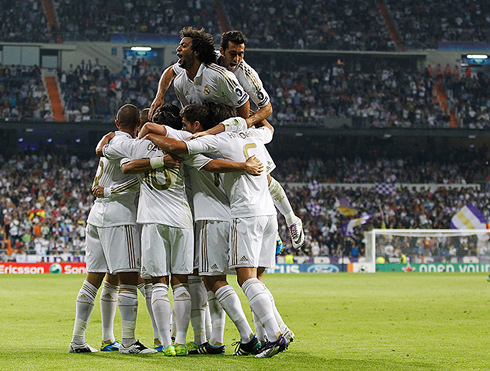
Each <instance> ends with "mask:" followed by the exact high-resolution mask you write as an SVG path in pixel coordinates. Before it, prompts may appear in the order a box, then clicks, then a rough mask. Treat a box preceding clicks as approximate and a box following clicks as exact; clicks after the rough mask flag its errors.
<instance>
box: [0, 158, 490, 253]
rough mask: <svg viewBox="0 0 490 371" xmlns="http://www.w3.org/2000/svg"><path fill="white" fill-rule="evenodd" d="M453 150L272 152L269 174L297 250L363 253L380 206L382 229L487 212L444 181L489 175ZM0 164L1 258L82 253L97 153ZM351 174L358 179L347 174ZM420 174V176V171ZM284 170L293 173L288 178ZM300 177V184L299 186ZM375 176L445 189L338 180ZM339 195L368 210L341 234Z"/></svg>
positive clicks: (481, 200) (476, 196) (476, 197)
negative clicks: (297, 227)
mask: <svg viewBox="0 0 490 371" xmlns="http://www.w3.org/2000/svg"><path fill="white" fill-rule="evenodd" d="M455 156H461V157H460V158H461V160H460V161H459V167H458V166H456V165H451V161H450V159H448V161H447V162H436V161H434V162H429V161H426V162H414V163H407V162H406V161H404V160H402V159H396V160H390V159H387V158H380V159H379V160H376V161H372V160H365V159H364V160H361V159H360V158H358V159H356V160H347V159H345V158H339V159H336V160H331V161H327V160H325V159H323V160H322V159H319V158H316V159H310V160H297V159H295V158H288V159H283V160H281V159H280V158H276V163H277V165H278V167H277V170H275V171H274V177H275V178H277V180H278V181H280V182H282V184H283V186H284V188H285V189H286V192H287V193H288V196H289V199H290V201H291V205H292V207H293V210H295V212H296V214H297V215H298V216H300V217H301V218H302V220H303V223H304V230H305V237H306V244H305V248H304V249H303V250H302V251H299V252H297V253H298V254H299V255H309V256H330V257H338V256H339V255H340V254H344V255H346V256H353V257H356V256H359V255H363V243H362V231H363V230H368V229H370V228H372V227H377V228H380V227H381V211H383V215H384V222H385V225H386V226H387V227H388V228H423V229H424V228H426V229H428V228H431V229H440V228H444V229H447V228H449V223H450V219H451V217H452V215H454V213H456V212H457V211H458V210H460V209H461V208H462V207H463V206H464V205H465V204H466V203H467V202H472V203H473V204H474V206H475V207H476V208H477V209H479V210H480V211H481V212H482V213H483V214H484V216H485V217H486V218H490V209H488V207H487V206H488V204H490V202H489V198H490V192H488V190H487V189H482V190H477V189H474V188H462V189H461V190H458V189H456V188H452V187H451V184H464V183H476V182H479V183H483V182H484V181H485V180H488V174H483V173H482V171H481V166H477V165H478V164H477V163H476V158H477V155H476V154H473V155H470V154H466V157H465V156H464V154H455ZM275 157H276V156H275ZM0 163H1V167H0V184H1V187H0V189H1V191H0V192H1V194H0V204H1V205H0V209H1V210H2V211H3V220H2V229H1V230H2V233H1V234H0V238H1V244H2V249H3V250H4V253H3V254H2V256H3V258H4V259H8V257H7V255H6V254H5V251H6V249H7V247H9V253H10V254H12V253H14V254H16V255H14V258H15V257H16V256H19V259H22V258H23V257H24V258H25V254H26V253H29V254H32V253H37V254H40V255H44V254H54V255H63V254H71V255H79V254H83V249H84V245H83V240H84V226H85V220H86V218H87V215H88V211H89V210H90V208H91V205H92V202H93V199H94V198H93V195H92V193H91V191H90V188H91V184H92V180H93V173H94V171H95V170H94V169H95V167H96V164H97V162H96V159H95V158H89V159H85V158H82V157H77V156H75V155H68V154H67V153H58V154H56V153H55V152H46V153H43V154H41V153H32V154H29V155H12V156H11V157H4V158H1V161H0ZM286 169H288V170H286ZM423 169H425V170H424V171H421V170H423ZM356 173H358V174H360V177H358V178H355V177H352V174H356ZM419 173H425V174H426V175H427V176H425V177H420V176H419ZM290 174H293V175H292V176H290V177H288V175H290ZM299 174H302V175H301V176H299ZM323 174H327V176H325V177H324V176H323ZM299 179H301V180H302V183H299V184H298V183H296V182H297V181H298V180H299ZM375 181H384V182H387V183H402V182H412V183H414V184H415V183H419V184H420V183H422V184H431V183H447V184H448V187H447V188H439V189H438V190H437V191H435V192H432V191H429V190H423V191H417V190H415V189H410V188H408V187H405V188H402V189H396V190H395V191H393V193H389V194H384V193H378V192H379V191H378V190H377V189H376V188H375V187H366V188H361V187H359V188H354V189H347V188H345V187H342V186H341V185H339V184H340V183H371V182H375ZM338 200H344V201H345V202H347V203H348V204H349V205H350V206H351V208H353V209H355V210H356V216H355V217H359V216H361V215H366V214H368V215H373V217H372V218H371V220H370V221H369V222H368V223H367V224H366V225H364V226H361V227H359V228H356V229H355V235H354V236H353V237H348V238H346V237H345V236H344V235H343V234H342V233H341V232H340V230H341V228H342V225H343V224H345V222H347V221H348V220H349V219H351V218H352V217H348V216H345V215H343V214H342V213H341V212H340V211H339V210H338V209H337V208H336V205H337V203H338ZM381 205H382V206H381ZM279 230H280V235H281V238H282V239H283V242H284V244H285V247H286V249H285V252H284V254H286V253H290V252H292V251H293V249H292V247H291V242H290V235H289V232H288V229H287V227H286V224H285V221H284V219H283V218H282V217H280V219H279ZM65 256H66V255H65ZM10 258H11V259H12V257H10Z"/></svg>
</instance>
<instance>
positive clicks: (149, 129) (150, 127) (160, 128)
mask: <svg viewBox="0 0 490 371" xmlns="http://www.w3.org/2000/svg"><path fill="white" fill-rule="evenodd" d="M148 133H155V134H158V135H163V136H166V135H167V128H166V127H165V126H164V125H160V124H155V123H153V122H147V123H146V124H145V125H143V127H142V128H141V130H140V133H139V134H138V138H144V137H145V135H146V134H148Z"/></svg>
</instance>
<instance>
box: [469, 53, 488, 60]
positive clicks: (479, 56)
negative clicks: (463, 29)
mask: <svg viewBox="0 0 490 371" xmlns="http://www.w3.org/2000/svg"><path fill="white" fill-rule="evenodd" d="M466 58H468V59H488V55H486V54H468V55H467V56H466Z"/></svg>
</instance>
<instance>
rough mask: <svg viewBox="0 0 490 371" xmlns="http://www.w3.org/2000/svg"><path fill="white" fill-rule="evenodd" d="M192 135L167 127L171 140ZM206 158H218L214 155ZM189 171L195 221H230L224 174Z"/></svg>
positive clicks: (188, 169) (188, 168) (196, 169)
mask: <svg viewBox="0 0 490 371" xmlns="http://www.w3.org/2000/svg"><path fill="white" fill-rule="evenodd" d="M245 125H246V124H245ZM245 127H246V126H245ZM190 135H192V134H191V133H189V132H187V131H182V130H180V131H179V130H175V129H172V128H168V127H167V136H168V137H170V138H174V139H178V140H186V139H187V138H188V137H189V136H190ZM206 156H209V157H211V158H216V155H214V154H206ZM209 160H211V159H209ZM204 165H205V164H204ZM204 165H203V166H204ZM187 171H188V174H189V180H190V182H191V186H190V187H188V188H190V189H191V191H192V192H191V193H192V200H193V211H194V220H219V221H230V219H231V215H230V201H229V200H228V196H227V195H226V192H225V189H224V187H223V179H222V174H213V173H210V172H209V171H206V170H204V169H202V167H200V168H197V167H195V166H188V167H187Z"/></svg>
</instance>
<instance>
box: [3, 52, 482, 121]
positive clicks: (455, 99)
mask: <svg viewBox="0 0 490 371" xmlns="http://www.w3.org/2000/svg"><path fill="white" fill-rule="evenodd" d="M428 69H429V71H425V72H424V73H419V72H415V71H413V72H408V71H404V70H403V69H402V68H401V67H388V65H387V63H386V64H384V63H380V64H379V65H378V66H377V67H376V70H375V72H374V73H346V72H345V71H344V68H343V67H342V65H336V64H335V65H333V66H331V67H326V66H324V67H322V68H320V69H317V68H315V67H314V66H308V65H305V66H301V68H300V67H298V66H295V65H294V64H293V65H290V66H289V67H288V69H276V70H274V71H273V72H266V71H268V69H267V68H266V66H265V65H264V64H260V63H259V64H257V71H258V72H259V73H261V77H262V79H263V82H264V85H265V86H267V87H268V91H269V94H270V96H271V102H272V103H273V106H274V113H273V116H272V119H271V121H272V122H273V123H274V124H275V125H301V124H310V125H311V124H314V125H322V122H323V121H324V120H325V119H327V118H354V119H355V118H357V119H361V120H362V122H363V125H364V126H365V127H373V128H383V127H397V128H414V127H420V128H448V127H449V121H450V116H449V113H448V112H447V110H446V109H445V108H444V107H443V106H442V105H441V104H440V102H439V101H438V99H437V98H436V97H435V96H434V94H433V86H434V84H436V83H441V84H443V85H444V87H445V90H446V91H447V94H448V99H447V101H446V102H447V105H448V106H449V109H452V110H454V112H455V113H456V115H457V117H458V122H459V123H460V126H461V127H463V128H479V129H483V128H488V127H490V116H489V114H488V111H489V110H490V92H489V90H488V86H489V78H488V76H486V75H485V74H481V73H480V74H471V72H470V73H462V74H461V75H460V73H459V69H458V68H457V67H456V68H454V69H451V68H450V67H449V71H450V72H447V70H448V67H446V69H445V70H444V71H442V69H441V67H440V66H438V67H437V69H436V70H435V71H433V70H432V68H431V67H430V66H429V67H428ZM160 73H161V71H158V70H157V69H156V68H154V67H153V68H149V67H148V66H144V65H143V66H139V67H138V73H134V71H133V69H132V68H131V66H130V65H129V63H127V64H125V65H124V66H123V69H122V70H121V71H120V72H119V73H116V74H114V73H111V71H109V70H108V69H107V68H106V67H105V66H101V65H100V64H99V62H98V61H97V60H95V61H94V63H92V62H91V61H90V60H88V61H87V62H86V63H85V61H82V62H81V63H80V64H79V65H77V66H76V67H74V66H73V65H71V66H70V67H69V69H68V70H67V71H61V70H60V71H58V79H59V82H60V88H61V91H62V96H63V99H64V104H65V114H66V119H67V121H74V122H79V121H89V120H104V121H107V120H110V118H111V117H113V116H114V113H115V112H116V110H117V107H119V106H120V105H121V104H122V103H123V102H130V103H132V104H134V105H136V106H138V107H147V106H149V105H150V103H151V101H152V100H153V97H154V94H155V91H156V90H157V86H158V80H159V78H160ZM0 89H2V92H3V93H4V94H2V97H3V99H2V111H1V112H0V118H3V119H10V120H16V119H19V120H20V119H23V120H38V121H43V120H44V121H52V113H51V109H50V103H49V100H48V98H47V93H46V91H45V89H44V86H43V84H42V80H41V75H40V71H39V69H38V68H36V67H30V68H28V67H22V68H21V67H18V66H17V67H16V66H5V67H0ZM167 101H170V102H173V103H174V104H178V102H177V99H176V97H175V95H174V94H173V89H172V88H171V89H170V90H169V96H168V97H167ZM322 120H323V121H322Z"/></svg>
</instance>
